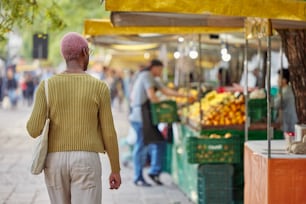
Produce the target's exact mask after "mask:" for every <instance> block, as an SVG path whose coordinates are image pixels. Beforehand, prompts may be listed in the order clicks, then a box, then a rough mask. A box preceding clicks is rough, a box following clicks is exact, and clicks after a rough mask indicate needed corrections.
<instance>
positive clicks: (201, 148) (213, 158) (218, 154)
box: [186, 135, 241, 164]
mask: <svg viewBox="0 0 306 204" xmlns="http://www.w3.org/2000/svg"><path fill="white" fill-rule="evenodd" d="M186 149H187V155H188V162H189V163H191V164H195V163H198V164H207V163H240V162H241V142H240V136H239V135H232V137H230V138H219V139H215V138H208V139H204V138H199V137H188V138H187V142H186Z"/></svg>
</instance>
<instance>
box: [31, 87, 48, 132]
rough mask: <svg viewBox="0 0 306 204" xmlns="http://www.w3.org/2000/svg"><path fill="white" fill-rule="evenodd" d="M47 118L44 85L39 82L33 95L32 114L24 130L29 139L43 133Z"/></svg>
mask: <svg viewBox="0 0 306 204" xmlns="http://www.w3.org/2000/svg"><path fill="white" fill-rule="evenodd" d="M46 118H47V100H46V96H45V87H44V83H43V82H41V83H40V84H39V86H38V88H37V91H36V93H35V100H34V106H33V110H32V113H31V115H30V118H29V120H28V122H27V125H26V128H27V131H28V133H29V134H30V136H31V137H33V138H36V137H38V136H39V135H40V134H41V132H42V131H43V128H44V124H45V121H46Z"/></svg>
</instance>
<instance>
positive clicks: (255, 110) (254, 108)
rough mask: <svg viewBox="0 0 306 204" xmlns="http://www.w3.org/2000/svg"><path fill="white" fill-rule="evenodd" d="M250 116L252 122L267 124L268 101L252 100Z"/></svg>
mask: <svg viewBox="0 0 306 204" xmlns="http://www.w3.org/2000/svg"><path fill="white" fill-rule="evenodd" d="M248 107H249V108H248V114H249V116H250V119H251V122H265V121H266V120H267V99H266V98H263V99H250V100H249V101H248Z"/></svg>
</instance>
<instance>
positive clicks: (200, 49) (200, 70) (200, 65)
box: [198, 33, 205, 129]
mask: <svg viewBox="0 0 306 204" xmlns="http://www.w3.org/2000/svg"><path fill="white" fill-rule="evenodd" d="M201 36H202V35H201V33H200V34H199V35H198V43H199V46H198V47H199V52H198V53H199V74H200V76H201V77H200V81H199V86H198V97H199V102H200V127H199V128H200V129H201V126H202V118H203V115H204V113H203V109H202V103H201V97H202V94H200V93H202V84H203V81H204V80H203V78H204V74H205V73H204V69H202V43H201Z"/></svg>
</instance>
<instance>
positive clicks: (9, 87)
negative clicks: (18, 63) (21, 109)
mask: <svg viewBox="0 0 306 204" xmlns="http://www.w3.org/2000/svg"><path fill="white" fill-rule="evenodd" d="M6 93H7V96H8V97H9V99H10V106H11V108H16V107H17V103H18V82H17V80H16V78H15V75H14V71H13V70H12V69H8V70H7V81H6Z"/></svg>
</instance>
